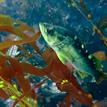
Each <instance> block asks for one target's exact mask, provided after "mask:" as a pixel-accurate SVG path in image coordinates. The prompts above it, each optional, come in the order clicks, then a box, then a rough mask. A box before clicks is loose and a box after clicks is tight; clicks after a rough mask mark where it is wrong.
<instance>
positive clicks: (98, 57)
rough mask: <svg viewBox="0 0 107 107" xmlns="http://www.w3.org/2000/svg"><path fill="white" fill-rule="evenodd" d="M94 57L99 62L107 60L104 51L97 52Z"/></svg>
mask: <svg viewBox="0 0 107 107" xmlns="http://www.w3.org/2000/svg"><path fill="white" fill-rule="evenodd" d="M93 55H94V57H95V58H97V59H99V60H107V56H106V53H105V52H103V51H98V52H95V53H94V54H93Z"/></svg>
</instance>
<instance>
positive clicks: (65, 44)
mask: <svg viewBox="0 0 107 107" xmlns="http://www.w3.org/2000/svg"><path fill="white" fill-rule="evenodd" d="M39 27H40V31H41V34H42V36H43V38H44V39H45V41H46V42H47V44H48V45H49V46H50V47H51V48H53V50H54V51H55V52H56V53H57V55H58V57H59V59H60V60H61V61H62V63H64V64H66V63H71V64H72V65H73V66H74V67H75V69H76V70H78V71H80V72H83V73H85V74H87V76H88V75H89V76H91V80H90V81H91V82H96V83H100V82H101V81H102V80H103V79H105V78H106V77H107V73H106V72H103V65H102V63H101V62H100V61H99V60H98V59H97V58H95V57H94V55H93V54H91V53H89V51H88V50H87V49H86V47H85V45H84V44H83V43H82V42H81V41H80V39H78V36H77V35H78V34H77V33H76V32H75V31H74V30H73V29H71V30H70V31H69V30H67V29H65V28H63V27H60V26H55V25H52V24H48V23H42V22H41V23H39ZM97 64H100V65H101V68H100V69H97Z"/></svg>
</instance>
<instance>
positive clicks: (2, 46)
mask: <svg viewBox="0 0 107 107" xmlns="http://www.w3.org/2000/svg"><path fill="white" fill-rule="evenodd" d="M40 34H41V33H40V32H38V33H36V34H35V35H34V36H33V37H30V38H27V39H25V40H17V41H6V42H5V41H4V42H1V43H0V50H3V49H6V48H9V47H11V46H12V45H21V44H25V43H32V42H34V41H35V40H37V38H38V37H39V36H40Z"/></svg>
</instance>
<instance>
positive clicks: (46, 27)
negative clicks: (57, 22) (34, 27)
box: [39, 23, 56, 45]
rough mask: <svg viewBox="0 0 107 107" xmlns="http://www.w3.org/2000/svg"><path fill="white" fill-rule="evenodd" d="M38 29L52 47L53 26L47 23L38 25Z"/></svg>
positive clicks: (53, 40)
mask: <svg viewBox="0 0 107 107" xmlns="http://www.w3.org/2000/svg"><path fill="white" fill-rule="evenodd" d="M39 28H40V31H41V34H42V36H43V38H44V39H45V40H46V42H47V43H48V44H49V45H52V44H54V43H55V42H56V40H55V35H54V31H55V29H54V26H53V25H52V24H48V23H39Z"/></svg>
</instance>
